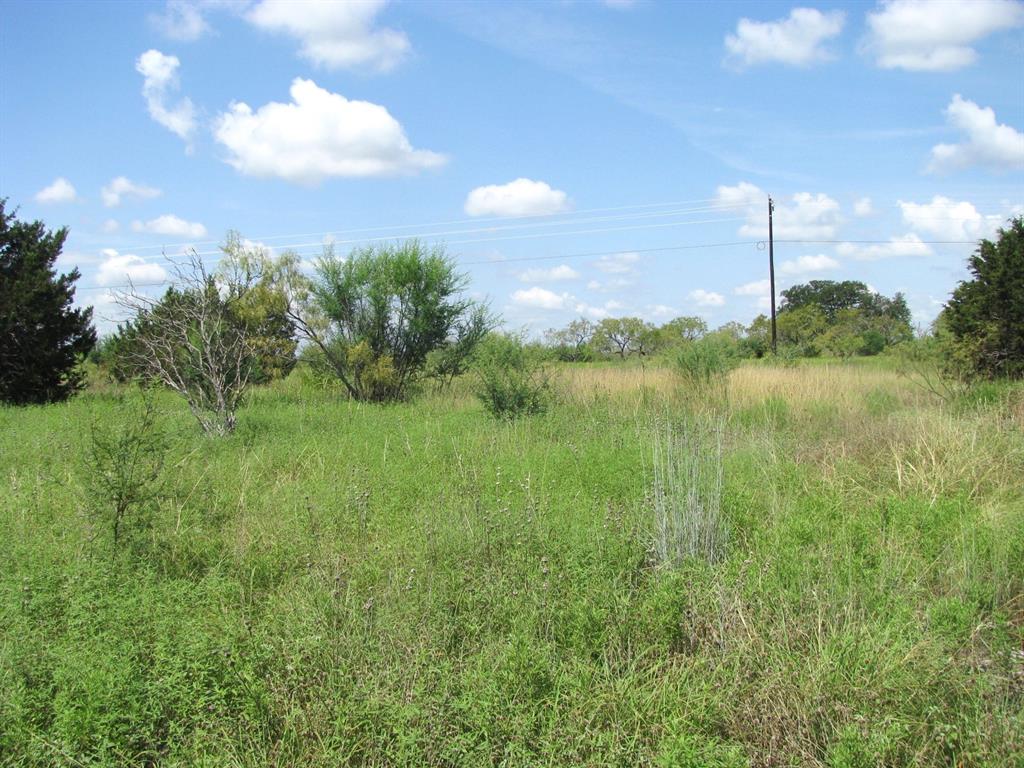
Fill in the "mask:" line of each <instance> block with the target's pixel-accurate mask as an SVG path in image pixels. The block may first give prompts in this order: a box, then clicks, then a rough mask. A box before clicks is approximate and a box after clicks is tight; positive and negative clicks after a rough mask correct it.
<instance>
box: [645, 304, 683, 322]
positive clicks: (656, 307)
mask: <svg viewBox="0 0 1024 768" xmlns="http://www.w3.org/2000/svg"><path fill="white" fill-rule="evenodd" d="M647 311H648V314H650V316H651V317H654V318H657V319H659V320H671V319H672V318H674V317H678V316H679V310H678V309H676V308H675V307H670V306H668V305H667V304H652V305H651V306H650V307H648V308H647Z"/></svg>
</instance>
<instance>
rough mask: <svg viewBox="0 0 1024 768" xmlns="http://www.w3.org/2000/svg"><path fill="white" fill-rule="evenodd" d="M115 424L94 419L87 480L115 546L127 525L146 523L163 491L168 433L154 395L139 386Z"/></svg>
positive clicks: (137, 526)
mask: <svg viewBox="0 0 1024 768" xmlns="http://www.w3.org/2000/svg"><path fill="white" fill-rule="evenodd" d="M123 411H124V414H123V416H122V418H121V419H118V420H116V421H115V422H114V423H113V424H105V423H102V422H99V421H93V422H92V424H91V426H90V430H89V443H88V449H87V453H86V459H85V464H84V472H83V479H84V481H85V487H86V489H87V490H88V492H89V495H90V497H91V498H92V501H93V506H94V510H95V512H96V516H97V517H98V518H99V519H100V520H101V521H102V522H103V523H104V524H107V523H109V525H110V529H111V534H112V537H113V544H114V547H115V548H116V547H117V546H118V545H119V543H120V539H121V536H122V532H123V529H124V526H125V525H129V526H130V527H131V529H132V530H133V531H134V532H139V531H141V530H142V529H143V528H144V527H145V526H146V522H147V521H146V520H145V518H144V517H143V512H144V509H145V507H146V506H147V505H148V504H150V503H151V502H152V501H154V500H155V499H156V498H157V497H158V496H159V495H160V492H161V490H162V480H163V477H162V475H163V469H164V458H165V455H166V453H167V438H166V436H165V434H164V430H163V427H162V425H161V424H160V422H159V420H158V412H157V409H156V405H155V403H154V401H153V398H152V396H150V395H149V394H147V393H146V392H145V391H144V390H142V391H140V395H139V397H138V399H137V400H134V402H130V405H129V406H128V407H125V408H124V409H123Z"/></svg>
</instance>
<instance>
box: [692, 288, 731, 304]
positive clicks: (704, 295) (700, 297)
mask: <svg viewBox="0 0 1024 768" xmlns="http://www.w3.org/2000/svg"><path fill="white" fill-rule="evenodd" d="M689 296H690V299H691V300H693V301H694V302H695V303H696V304H697V306H698V307H720V306H722V305H723V304H725V296H723V295H722V294H720V293H715V292H714V291H705V290H704V289H703V288H698V289H697V290H695V291H690V293H689Z"/></svg>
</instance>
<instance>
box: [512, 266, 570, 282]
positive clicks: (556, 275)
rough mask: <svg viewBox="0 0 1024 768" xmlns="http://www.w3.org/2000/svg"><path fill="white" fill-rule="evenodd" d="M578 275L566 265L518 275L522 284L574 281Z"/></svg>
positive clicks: (533, 270)
mask: <svg viewBox="0 0 1024 768" xmlns="http://www.w3.org/2000/svg"><path fill="white" fill-rule="evenodd" d="M579 276H580V273H579V272H577V271H576V270H575V269H573V268H572V267H570V266H569V265H568V264H559V265H558V266H557V267H552V268H551V269H542V268H534V269H527V270H525V271H524V272H520V273H519V279H520V280H522V281H523V282H524V283H550V282H554V281H556V280H575V279H577V278H578V277H579Z"/></svg>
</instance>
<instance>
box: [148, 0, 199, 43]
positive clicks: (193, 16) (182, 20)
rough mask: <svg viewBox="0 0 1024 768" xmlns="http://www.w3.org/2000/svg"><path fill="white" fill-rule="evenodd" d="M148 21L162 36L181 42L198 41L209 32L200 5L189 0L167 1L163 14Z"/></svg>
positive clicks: (154, 15)
mask: <svg viewBox="0 0 1024 768" xmlns="http://www.w3.org/2000/svg"><path fill="white" fill-rule="evenodd" d="M150 20H151V22H152V23H153V24H154V25H155V26H156V27H157V29H159V30H160V31H161V32H163V34H164V35H166V36H167V37H169V38H171V39H172V40H181V41H182V42H191V41H193V40H198V39H199V38H200V37H202V36H203V35H205V34H206V33H207V32H209V31H210V26H209V24H207V23H206V19H205V18H203V12H202V7H201V5H200V3H198V2H194V1H190V0H167V5H166V6H165V7H164V12H163V13H161V14H153V15H152V16H150Z"/></svg>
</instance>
